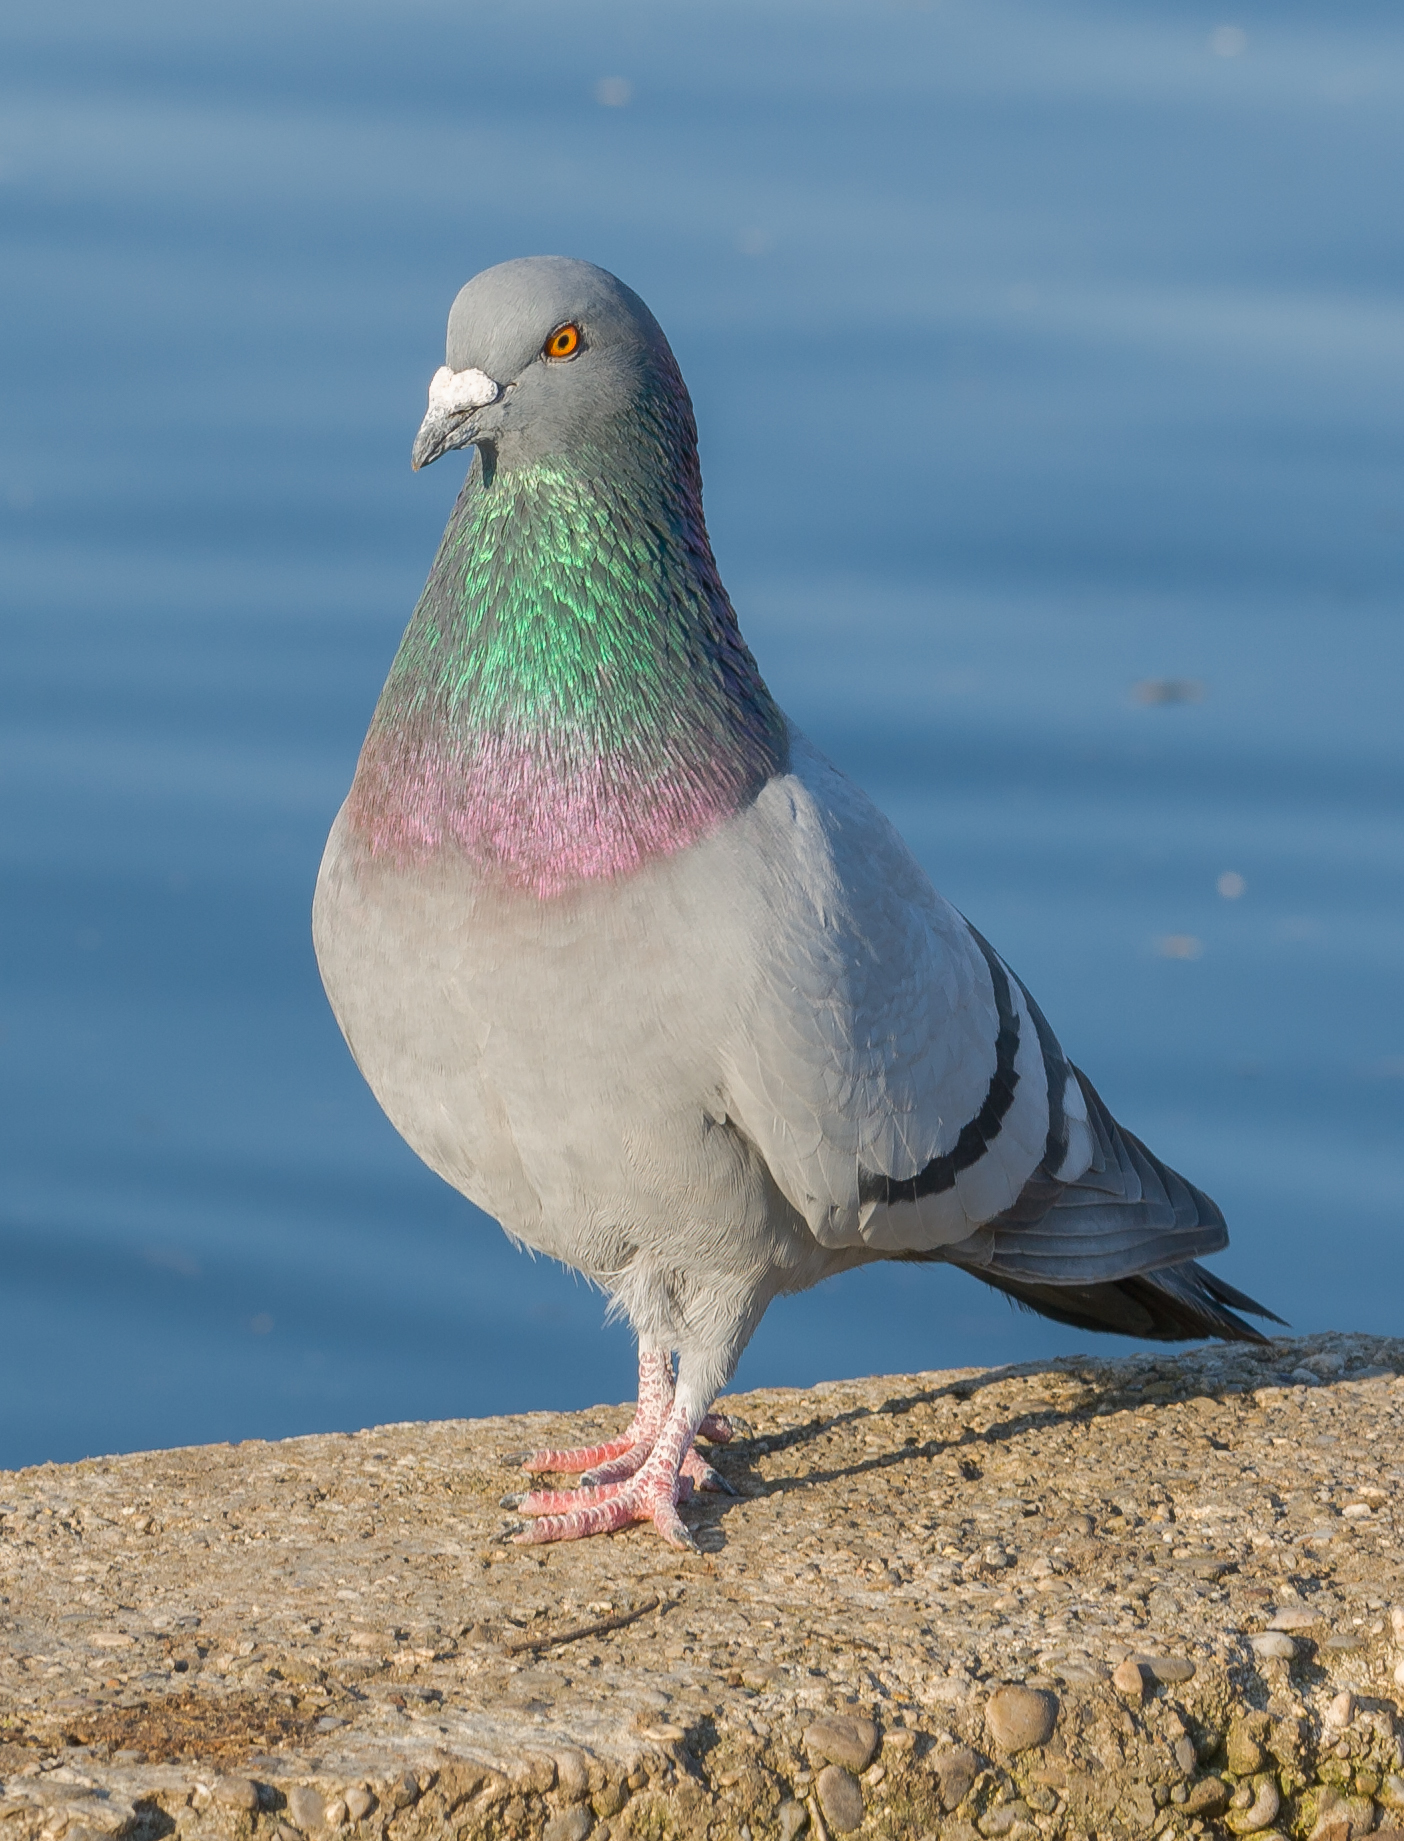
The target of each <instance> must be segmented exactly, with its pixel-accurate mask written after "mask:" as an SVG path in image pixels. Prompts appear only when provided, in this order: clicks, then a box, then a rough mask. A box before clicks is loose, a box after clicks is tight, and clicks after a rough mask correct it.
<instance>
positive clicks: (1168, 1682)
mask: <svg viewBox="0 0 1404 1841" xmlns="http://www.w3.org/2000/svg"><path fill="white" fill-rule="evenodd" d="M1134 1660H1135V1661H1137V1662H1139V1663H1140V1665H1141V1667H1142V1668H1143V1669H1145V1670H1146V1671H1147V1673H1148V1674H1151V1675H1154V1677H1155V1679H1156V1680H1157V1681H1159V1682H1161V1683H1162V1684H1163V1685H1164V1686H1166V1687H1173V1686H1174V1685H1175V1683H1177V1682H1180V1681H1193V1680H1194V1664H1193V1662H1191V1661H1190V1659H1189V1657H1188V1656H1136V1657H1135V1658H1134Z"/></svg>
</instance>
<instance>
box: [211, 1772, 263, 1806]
mask: <svg viewBox="0 0 1404 1841" xmlns="http://www.w3.org/2000/svg"><path fill="white" fill-rule="evenodd" d="M212 1788H213V1790H214V1796H215V1801H216V1802H219V1803H225V1804H227V1805H228V1807H229V1808H231V1809H257V1808H258V1785H257V1784H256V1783H254V1782H252V1780H251V1779H249V1778H247V1777H216V1778H215V1780H214V1784H213V1786H212Z"/></svg>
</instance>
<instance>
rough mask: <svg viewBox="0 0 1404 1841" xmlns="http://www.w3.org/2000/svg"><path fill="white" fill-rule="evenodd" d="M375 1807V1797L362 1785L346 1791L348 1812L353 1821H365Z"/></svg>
mask: <svg viewBox="0 0 1404 1841" xmlns="http://www.w3.org/2000/svg"><path fill="white" fill-rule="evenodd" d="M374 1808H375V1798H374V1797H373V1796H372V1795H371V1793H370V1791H369V1790H367V1789H365V1788H364V1787H363V1786H361V1785H357V1787H356V1788H355V1789H354V1790H348V1791H347V1792H346V1813H347V1815H349V1816H350V1818H351V1820H352V1821H353V1822H363V1821H364V1820H365V1818H366V1817H367V1816H368V1815H369V1814H370V1812H371V1810H372V1809H374Z"/></svg>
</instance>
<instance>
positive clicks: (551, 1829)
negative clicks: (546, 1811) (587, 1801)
mask: <svg viewBox="0 0 1404 1841" xmlns="http://www.w3.org/2000/svg"><path fill="white" fill-rule="evenodd" d="M594 1820H595V1818H594V1817H593V1816H592V1815H591V1813H590V1811H589V1810H588V1809H585V1808H582V1807H581V1806H580V1805H579V1804H578V1803H577V1804H576V1806H575V1807H574V1808H573V1809H562V1810H559V1811H558V1812H557V1813H556V1814H555V1815H553V1816H552V1817H551V1818H550V1819H549V1820H548V1822H547V1823H546V1827H545V1829H544V1831H543V1833H542V1837H541V1841H585V1837H586V1835H588V1834H589V1832H590V1830H591V1828H592V1827H593V1826H594Z"/></svg>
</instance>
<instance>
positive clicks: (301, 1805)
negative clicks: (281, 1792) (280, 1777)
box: [288, 1783, 326, 1832]
mask: <svg viewBox="0 0 1404 1841" xmlns="http://www.w3.org/2000/svg"><path fill="white" fill-rule="evenodd" d="M288 1814H289V1815H290V1816H291V1817H292V1819H293V1821H294V1822H296V1823H297V1825H298V1827H299V1828H300V1829H302V1830H303V1831H304V1832H310V1831H311V1830H312V1829H314V1828H320V1827H321V1825H322V1817H323V1816H324V1815H325V1814H326V1804H325V1803H324V1802H323V1801H322V1799H321V1797H320V1796H319V1795H318V1794H317V1792H316V1791H315V1790H314V1789H313V1788H312V1786H311V1784H306V1783H300V1784H295V1785H294V1786H293V1788H292V1789H291V1790H289V1791H288Z"/></svg>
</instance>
